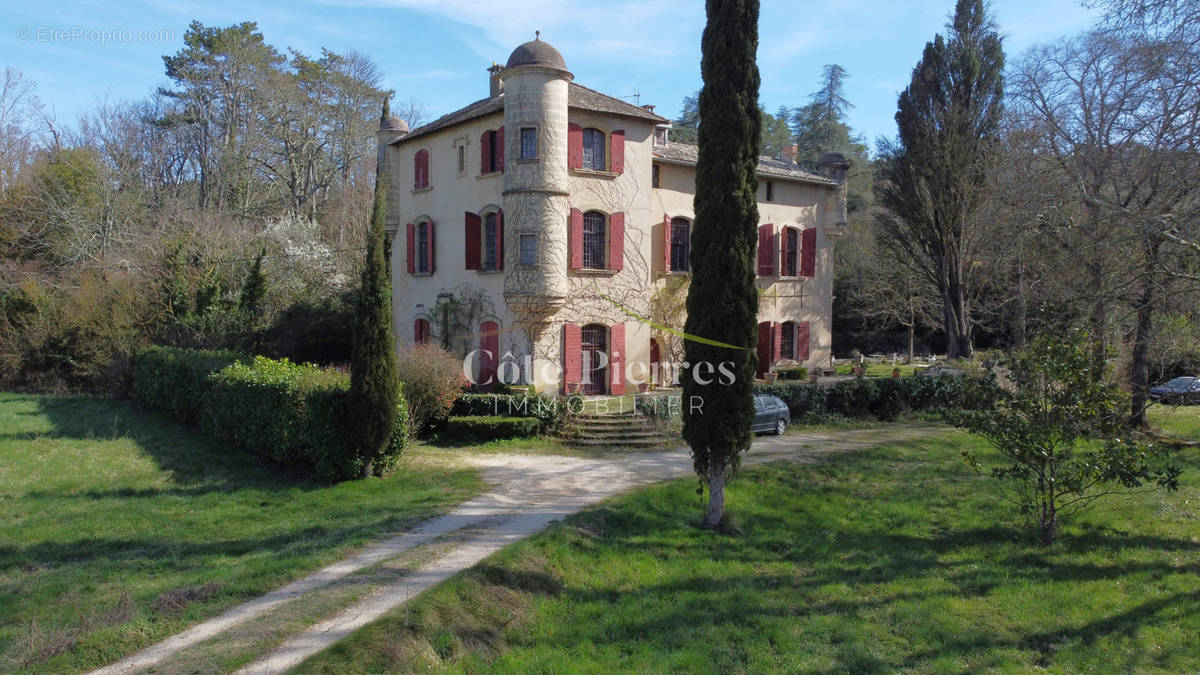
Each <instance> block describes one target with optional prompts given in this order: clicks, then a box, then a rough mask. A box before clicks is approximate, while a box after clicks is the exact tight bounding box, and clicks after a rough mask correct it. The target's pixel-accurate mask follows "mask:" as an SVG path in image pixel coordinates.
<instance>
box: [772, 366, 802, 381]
mask: <svg viewBox="0 0 1200 675" xmlns="http://www.w3.org/2000/svg"><path fill="white" fill-rule="evenodd" d="M775 372H776V373H777V374H778V375H779V379H781V380H807V379H808V368H805V367H804V366H796V367H795V368H781V369H779V370H777V371H775Z"/></svg>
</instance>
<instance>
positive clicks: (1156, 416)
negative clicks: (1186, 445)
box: [1146, 403, 1200, 442]
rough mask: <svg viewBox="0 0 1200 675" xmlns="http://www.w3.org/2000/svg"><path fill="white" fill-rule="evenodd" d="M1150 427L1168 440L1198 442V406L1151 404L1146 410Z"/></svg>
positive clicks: (1199, 437) (1199, 439)
mask: <svg viewBox="0 0 1200 675" xmlns="http://www.w3.org/2000/svg"><path fill="white" fill-rule="evenodd" d="M1146 417H1147V419H1148V420H1149V421H1150V426H1151V427H1152V428H1154V429H1155V430H1156V431H1158V432H1159V433H1161V434H1163V435H1164V436H1166V437H1169V438H1175V439H1179V440H1182V441H1192V442H1196V441H1200V405H1162V404H1158V403H1154V404H1151V406H1150V407H1149V408H1148V409H1147V410H1146Z"/></svg>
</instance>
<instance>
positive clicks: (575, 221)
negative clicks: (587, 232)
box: [567, 208, 583, 270]
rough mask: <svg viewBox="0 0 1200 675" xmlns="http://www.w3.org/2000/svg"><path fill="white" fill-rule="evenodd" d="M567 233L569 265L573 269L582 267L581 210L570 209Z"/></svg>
mask: <svg viewBox="0 0 1200 675" xmlns="http://www.w3.org/2000/svg"><path fill="white" fill-rule="evenodd" d="M567 234H568V238H569V239H570V241H569V242H568V243H569V245H570V251H571V253H570V256H571V260H570V263H571V264H570V267H571V269H573V270H581V269H583V211H580V210H579V209H575V208H573V209H571V219H570V221H569V222H568V224H567Z"/></svg>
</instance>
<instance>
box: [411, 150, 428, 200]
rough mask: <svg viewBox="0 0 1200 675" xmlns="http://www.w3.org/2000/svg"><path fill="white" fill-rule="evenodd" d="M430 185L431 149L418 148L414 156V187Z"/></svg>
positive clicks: (419, 188) (417, 188)
mask: <svg viewBox="0 0 1200 675" xmlns="http://www.w3.org/2000/svg"><path fill="white" fill-rule="evenodd" d="M427 187H429V151H428V150H418V151H417V154H416V155H415V156H414V157H413V189H414V190H422V189H424V188H427Z"/></svg>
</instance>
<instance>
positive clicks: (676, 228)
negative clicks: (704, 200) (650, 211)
mask: <svg viewBox="0 0 1200 675" xmlns="http://www.w3.org/2000/svg"><path fill="white" fill-rule="evenodd" d="M691 231H692V224H691V223H689V222H688V221H687V219H686V218H672V219H671V271H672V272H686V271H688V270H689V269H690V266H689V263H688V254H689V253H690V247H691Z"/></svg>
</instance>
